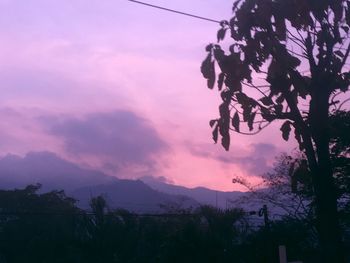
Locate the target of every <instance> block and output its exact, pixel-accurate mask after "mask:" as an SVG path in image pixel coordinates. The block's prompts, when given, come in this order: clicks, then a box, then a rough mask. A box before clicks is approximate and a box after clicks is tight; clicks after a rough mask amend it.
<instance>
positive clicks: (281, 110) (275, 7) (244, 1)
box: [201, 0, 350, 262]
mask: <svg viewBox="0 0 350 263" xmlns="http://www.w3.org/2000/svg"><path fill="white" fill-rule="evenodd" d="M233 13H234V15H233V17H232V19H231V20H230V21H222V22H221V23H220V24H221V28H220V30H219V31H218V34H217V40H218V43H219V42H220V41H223V40H225V35H226V33H227V32H228V31H229V32H230V35H231V38H232V39H233V43H232V44H231V45H230V46H229V48H228V50H227V51H226V50H224V49H223V48H222V47H221V46H220V45H219V44H210V45H208V46H207V48H206V51H207V52H208V55H207V57H206V59H205V60H204V61H203V63H202V66H201V72H202V74H203V76H204V77H205V78H206V79H207V84H208V88H210V89H213V87H214V86H215V82H216V72H215V63H216V64H217V65H218V66H219V69H220V73H219V74H218V80H217V85H218V89H219V91H220V92H221V98H222V104H221V105H220V106H219V112H220V117H219V118H218V119H214V120H211V121H210V126H211V127H212V128H213V139H214V141H215V142H217V141H218V139H219V135H220V137H221V144H222V145H223V147H224V148H225V149H226V150H229V146H230V132H231V131H235V132H238V133H241V134H256V133H258V132H260V131H261V130H263V129H264V128H265V127H267V126H268V125H269V124H270V123H272V122H273V121H275V120H283V124H282V125H281V128H280V130H281V132H282V137H283V139H284V140H288V139H289V137H290V133H291V132H292V130H293V133H294V137H295V139H296V140H297V142H298V144H299V147H300V149H301V150H302V151H303V152H304V153H305V155H306V157H307V161H308V166H309V169H310V171H311V176H312V184H313V188H314V195H315V203H316V215H317V229H318V233H319V239H320V244H321V248H322V250H321V251H322V253H323V256H322V259H323V260H324V262H343V261H344V258H343V256H342V255H343V253H342V249H341V246H342V244H341V233H340V228H339V222H338V215H337V194H336V188H335V184H334V180H333V170H332V162H331V157H330V134H329V133H330V119H329V112H330V109H331V107H334V108H335V109H337V110H339V109H341V108H342V107H344V105H345V103H346V102H347V101H349V99H344V95H342V94H343V93H346V92H347V91H348V87H349V84H350V72H349V71H348V68H347V66H348V60H349V52H350V41H349V33H350V32H349V29H350V27H349V26H350V4H349V1H345V0H238V1H235V2H234V5H233ZM225 44H226V42H225ZM225 46H226V45H225ZM339 98H343V99H339ZM242 122H244V123H246V124H247V128H245V126H242V125H241V124H242ZM244 128H245V129H244Z"/></svg>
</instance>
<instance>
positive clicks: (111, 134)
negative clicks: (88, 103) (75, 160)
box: [46, 110, 168, 170]
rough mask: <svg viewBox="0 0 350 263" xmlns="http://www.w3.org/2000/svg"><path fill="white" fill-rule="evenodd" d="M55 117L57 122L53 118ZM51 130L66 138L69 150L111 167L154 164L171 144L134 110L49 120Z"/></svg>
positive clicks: (53, 133)
mask: <svg viewBox="0 0 350 263" xmlns="http://www.w3.org/2000/svg"><path fill="white" fill-rule="evenodd" d="M52 120H54V121H52ZM46 123H50V124H51V128H50V133H51V134H52V135H55V136H58V137H60V138H62V139H63V142H64V147H65V149H66V151H67V152H69V153H71V154H75V155H80V156H84V155H89V156H95V157H97V158H100V159H102V160H103V159H105V164H104V165H105V166H106V167H107V168H108V169H110V170H111V169H112V170H113V169H117V167H120V166H122V167H125V166H129V165H137V166H153V165H154V160H155V156H156V155H158V154H161V153H163V152H164V151H166V150H167V149H168V146H167V144H166V143H165V142H164V141H163V140H162V138H161V137H160V136H159V135H158V133H157V132H156V130H155V129H154V128H153V127H152V125H151V124H150V123H149V122H148V121H147V120H145V119H143V118H141V117H139V116H137V115H136V114H135V113H133V112H130V111H122V110H121V111H114V112H107V113H94V114H89V115H86V116H85V117H84V118H81V119H80V118H65V119H63V120H59V121H58V120H57V119H56V120H55V118H53V119H51V120H48V119H47V118H46Z"/></svg>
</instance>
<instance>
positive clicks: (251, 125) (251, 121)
mask: <svg viewBox="0 0 350 263" xmlns="http://www.w3.org/2000/svg"><path fill="white" fill-rule="evenodd" d="M255 116H256V112H253V113H252V114H250V116H249V119H248V123H247V124H248V128H249V131H252V130H253V128H254V127H253V124H254V119H255Z"/></svg>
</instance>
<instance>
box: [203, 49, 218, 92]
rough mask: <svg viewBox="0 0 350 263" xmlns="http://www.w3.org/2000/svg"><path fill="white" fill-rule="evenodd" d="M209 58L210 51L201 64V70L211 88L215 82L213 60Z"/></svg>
mask: <svg viewBox="0 0 350 263" xmlns="http://www.w3.org/2000/svg"><path fill="white" fill-rule="evenodd" d="M211 59H212V57H211V53H209V54H208V56H207V57H206V58H205V60H204V61H203V62H202V65H201V72H202V74H203V77H204V78H206V79H207V86H208V88H209V89H213V88H214V84H215V66H214V61H212V60H211Z"/></svg>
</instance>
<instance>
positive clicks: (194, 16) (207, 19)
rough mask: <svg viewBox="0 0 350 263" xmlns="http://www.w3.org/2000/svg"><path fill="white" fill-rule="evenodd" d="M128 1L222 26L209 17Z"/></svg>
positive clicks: (132, 0)
mask: <svg viewBox="0 0 350 263" xmlns="http://www.w3.org/2000/svg"><path fill="white" fill-rule="evenodd" d="M128 1H130V2H133V3H136V4H140V5H145V6H148V7H153V8H157V9H161V10H164V11H168V12H172V13H176V14H179V15H184V16H189V17H192V18H197V19H201V20H206V21H209V22H213V23H216V24H220V21H218V20H215V19H211V18H207V17H203V16H197V15H193V14H189V13H185V12H181V11H177V10H174V9H170V8H166V7H162V6H157V5H152V4H149V3H144V2H140V1H135V0H128Z"/></svg>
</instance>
